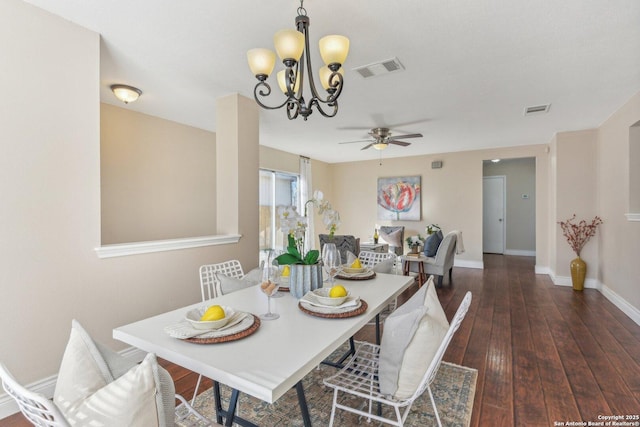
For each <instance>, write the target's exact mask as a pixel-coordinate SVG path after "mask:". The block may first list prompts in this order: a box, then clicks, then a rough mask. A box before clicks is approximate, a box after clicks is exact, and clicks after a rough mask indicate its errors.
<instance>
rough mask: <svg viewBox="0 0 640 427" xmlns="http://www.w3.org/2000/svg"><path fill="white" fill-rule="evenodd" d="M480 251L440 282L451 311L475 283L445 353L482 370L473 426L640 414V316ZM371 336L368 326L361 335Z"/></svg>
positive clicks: (178, 374) (1, 426) (186, 390)
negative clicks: (476, 261)
mask: <svg viewBox="0 0 640 427" xmlns="http://www.w3.org/2000/svg"><path fill="white" fill-rule="evenodd" d="M484 261H485V268H484V270H477V269H466V268H454V271H453V284H452V285H449V283H448V280H447V279H445V282H444V287H443V288H441V289H438V295H439V297H440V301H441V302H442V305H443V307H444V309H445V312H446V313H447V316H448V317H449V319H451V317H453V314H454V312H455V311H456V309H457V307H458V305H459V304H460V302H461V300H462V298H463V297H464V294H465V292H466V291H471V292H472V293H473V302H472V304H471V307H470V309H469V312H468V313H467V316H466V318H465V320H464V322H463V323H462V325H461V326H460V329H459V330H458V332H457V333H456V335H455V336H454V338H453V341H452V342H451V344H450V346H449V349H448V350H447V353H446V354H445V357H444V360H446V361H449V362H452V363H456V364H460V365H464V366H469V367H472V368H475V369H477V370H478V382H477V387H476V396H475V401H474V408H473V417H472V420H471V425H472V426H473V427H475V426H482V427H484V426H511V425H517V426H560V425H563V424H564V425H567V424H566V423H567V422H572V421H573V422H584V423H585V425H587V424H588V422H598V421H603V420H601V419H600V418H599V416H610V415H621V416H630V417H632V416H634V415H636V416H637V415H638V414H640V326H638V325H637V324H635V323H634V322H633V321H632V320H631V319H629V318H628V317H627V316H626V315H625V314H624V313H622V312H621V311H620V310H618V309H617V308H616V307H615V306H613V304H611V303H610V302H609V301H608V300H607V299H606V298H605V297H604V296H602V294H600V293H599V292H598V291H596V290H593V289H586V290H584V291H583V292H574V291H573V290H572V289H571V288H569V287H558V286H554V285H553V283H552V282H551V280H550V279H549V277H548V276H546V275H535V274H534V258H531V257H514V256H501V255H485V258H484ZM414 291H415V287H413V288H412V289H410V290H409V292H408V294H407V295H404V296H405V297H406V296H408V295H409V294H410V293H412V292H414ZM372 337H373V328H372V327H370V326H368V327H366V328H364V329H363V330H362V331H361V332H360V333H359V334H358V336H357V337H356V338H357V339H369V340H370V339H371V338H372ZM163 364H164V366H165V367H167V369H169V372H170V373H171V375H172V376H173V378H174V380H175V383H176V390H177V391H178V393H180V394H182V395H183V396H185V397H190V396H191V395H192V394H193V388H194V386H195V381H196V379H197V375H196V374H194V373H192V372H189V371H186V370H185V369H183V368H180V367H178V366H175V365H172V364H169V363H163ZM410 420H411V417H410V416H409V422H410ZM619 421H624V419H622V420H619ZM633 421H634V422H635V421H640V420H638V419H637V418H636V419H635V420H633ZM28 425H30V424H28V423H27V422H26V421H25V420H24V418H22V417H21V416H20V415H14V416H11V417H8V418H6V419H3V420H0V427H16V426H20V427H22V426H28ZM578 425H580V424H578Z"/></svg>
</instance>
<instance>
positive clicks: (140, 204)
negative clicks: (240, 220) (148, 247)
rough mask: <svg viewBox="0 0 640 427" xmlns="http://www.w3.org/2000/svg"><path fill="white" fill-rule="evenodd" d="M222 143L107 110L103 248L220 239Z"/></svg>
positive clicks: (103, 115) (103, 108) (103, 119)
mask: <svg viewBox="0 0 640 427" xmlns="http://www.w3.org/2000/svg"><path fill="white" fill-rule="evenodd" d="M215 142H216V136H215V133H213V132H208V131H205V130H202V129H197V128H194V127H191V126H186V125H182V124H180V123H176V122H172V121H169V120H164V119H161V118H158V117H153V116H149V115H146V114H141V113H138V112H135V111H131V110H127V109H126V108H119V107H114V106H112V105H109V104H100V175H101V178H100V182H101V188H102V191H101V193H100V196H101V207H102V210H101V213H102V217H101V219H102V244H103V245H108V244H113V243H125V242H142V241H148V240H163V239H175V238H180V237H195V236H208V235H213V234H215V233H216V202H215V188H216V168H215V162H216V144H215Z"/></svg>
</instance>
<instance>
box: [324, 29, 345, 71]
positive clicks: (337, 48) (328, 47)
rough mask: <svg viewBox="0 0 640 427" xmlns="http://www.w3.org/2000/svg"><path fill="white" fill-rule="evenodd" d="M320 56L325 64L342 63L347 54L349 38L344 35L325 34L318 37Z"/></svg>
mask: <svg viewBox="0 0 640 427" xmlns="http://www.w3.org/2000/svg"><path fill="white" fill-rule="evenodd" d="M319 45H320V56H321V57H322V60H323V61H324V63H325V64H326V65H330V64H344V62H345V61H346V60H347V55H348V54H349V39H348V38H346V37H345V36H336V35H332V36H325V37H323V38H321V39H320V42H319Z"/></svg>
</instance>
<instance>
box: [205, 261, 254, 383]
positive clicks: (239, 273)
mask: <svg viewBox="0 0 640 427" xmlns="http://www.w3.org/2000/svg"><path fill="white" fill-rule="evenodd" d="M217 274H224V275H225V276H227V277H232V278H235V279H242V278H243V277H244V271H243V270H242V265H241V264H240V261H238V260H237V259H234V260H231V261H225V262H220V263H217V264H206V265H202V266H200V291H201V292H202V301H203V302H204V301H206V300H209V299H211V298H215V297H217V296H219V295H222V289H221V288H220V280H219V279H218V277H217V276H216V275H217ZM196 390H197V389H196Z"/></svg>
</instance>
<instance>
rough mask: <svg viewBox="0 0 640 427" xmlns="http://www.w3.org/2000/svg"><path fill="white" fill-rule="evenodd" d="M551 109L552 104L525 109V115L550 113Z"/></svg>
mask: <svg viewBox="0 0 640 427" xmlns="http://www.w3.org/2000/svg"><path fill="white" fill-rule="evenodd" d="M549 107H551V104H545V105H534V106H533V107H527V108H525V109H524V115H525V116H529V115H532V114H543V113H546V112H548V111H549Z"/></svg>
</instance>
